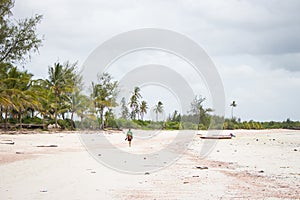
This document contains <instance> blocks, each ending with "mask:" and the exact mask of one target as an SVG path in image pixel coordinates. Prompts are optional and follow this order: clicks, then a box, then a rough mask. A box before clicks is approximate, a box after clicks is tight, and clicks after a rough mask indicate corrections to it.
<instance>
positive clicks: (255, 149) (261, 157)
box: [0, 130, 300, 200]
mask: <svg viewBox="0 0 300 200" xmlns="http://www.w3.org/2000/svg"><path fill="white" fill-rule="evenodd" d="M230 132H232V133H234V134H235V135H236V137H235V138H233V139H230V140H218V141H217V143H216V145H215V146H214V148H213V149H212V151H211V152H210V153H209V154H208V156H207V157H205V158H203V157H200V156H199V155H200V152H201V149H202V146H203V144H204V143H205V141H204V140H202V139H200V137H199V135H195V137H194V139H193V141H192V144H191V145H190V146H189V147H188V149H187V150H186V151H185V152H184V153H183V155H182V156H181V157H180V158H179V159H178V160H176V162H174V163H173V164H172V165H170V166H168V167H166V168H163V169H161V170H158V171H156V172H150V173H146V174H145V173H142V174H138V175H133V174H129V173H122V172H119V171H116V170H112V169H110V168H108V167H106V166H104V165H102V164H101V163H99V162H98V161H97V160H95V159H94V158H93V157H92V156H91V155H90V153H89V152H87V151H86V149H85V147H84V145H83V144H82V143H81V139H80V137H79V136H78V134H76V133H63V132H61V133H55V134H14V135H9V134H1V135H0V142H4V143H5V142H15V143H14V144H13V145H12V144H0V199H25V200H26V199H151V200H153V199H300V189H299V188H300V131H291V130H263V131H254V130H247V131H246V130H235V131H225V132H223V134H229V133H230ZM99 134H103V135H106V136H107V137H108V138H109V140H110V141H112V143H113V144H114V145H118V148H119V149H121V150H122V151H127V152H129V153H134V154H135V153H136V154H141V152H144V153H145V152H147V151H149V152H153V151H154V150H156V149H163V148H164V147H165V145H166V144H167V143H169V142H170V140H172V138H174V135H175V132H172V131H168V132H164V133H163V135H162V136H161V138H159V140H156V141H155V140H154V141H155V142H149V141H147V140H140V139H137V138H135V139H134V140H133V142H132V147H131V148H129V147H128V143H126V142H125V141H124V135H123V134H122V133H111V134H108V133H99ZM199 134H205V132H199ZM158 137H159V136H158ZM41 145H42V146H48V145H57V147H37V146H41ZM103 148H106V147H105V146H103ZM154 152H155V151H154ZM146 161H147V160H145V161H143V160H141V163H143V162H146Z"/></svg>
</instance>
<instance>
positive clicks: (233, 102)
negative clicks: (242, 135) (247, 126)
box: [230, 101, 237, 119]
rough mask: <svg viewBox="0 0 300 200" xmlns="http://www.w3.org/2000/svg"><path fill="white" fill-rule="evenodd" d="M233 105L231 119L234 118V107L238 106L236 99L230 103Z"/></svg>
mask: <svg viewBox="0 0 300 200" xmlns="http://www.w3.org/2000/svg"><path fill="white" fill-rule="evenodd" d="M230 106H231V119H233V108H234V107H236V106H237V104H236V103H235V101H232V103H231V104H230Z"/></svg>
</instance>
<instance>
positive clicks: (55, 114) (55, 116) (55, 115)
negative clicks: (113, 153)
mask: <svg viewBox="0 0 300 200" xmlns="http://www.w3.org/2000/svg"><path fill="white" fill-rule="evenodd" d="M54 119H55V128H57V109H56V108H55V113H54Z"/></svg>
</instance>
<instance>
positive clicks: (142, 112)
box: [140, 100, 148, 120]
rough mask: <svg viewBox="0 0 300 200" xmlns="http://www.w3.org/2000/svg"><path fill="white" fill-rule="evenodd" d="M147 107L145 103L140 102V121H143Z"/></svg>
mask: <svg viewBox="0 0 300 200" xmlns="http://www.w3.org/2000/svg"><path fill="white" fill-rule="evenodd" d="M147 109H148V105H147V102H146V101H144V100H143V101H142V103H141V106H140V114H141V118H142V120H143V119H144V115H145V114H146V113H147Z"/></svg>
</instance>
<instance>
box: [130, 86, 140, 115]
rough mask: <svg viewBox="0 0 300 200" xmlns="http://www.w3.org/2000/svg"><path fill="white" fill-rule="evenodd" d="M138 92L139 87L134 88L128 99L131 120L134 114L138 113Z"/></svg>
mask: <svg viewBox="0 0 300 200" xmlns="http://www.w3.org/2000/svg"><path fill="white" fill-rule="evenodd" d="M140 91H141V89H140V88H139V87H135V88H134V90H133V93H132V96H131V97H130V102H129V106H130V108H131V119H135V118H136V114H138V113H139V99H140V98H142V95H141V94H140Z"/></svg>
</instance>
